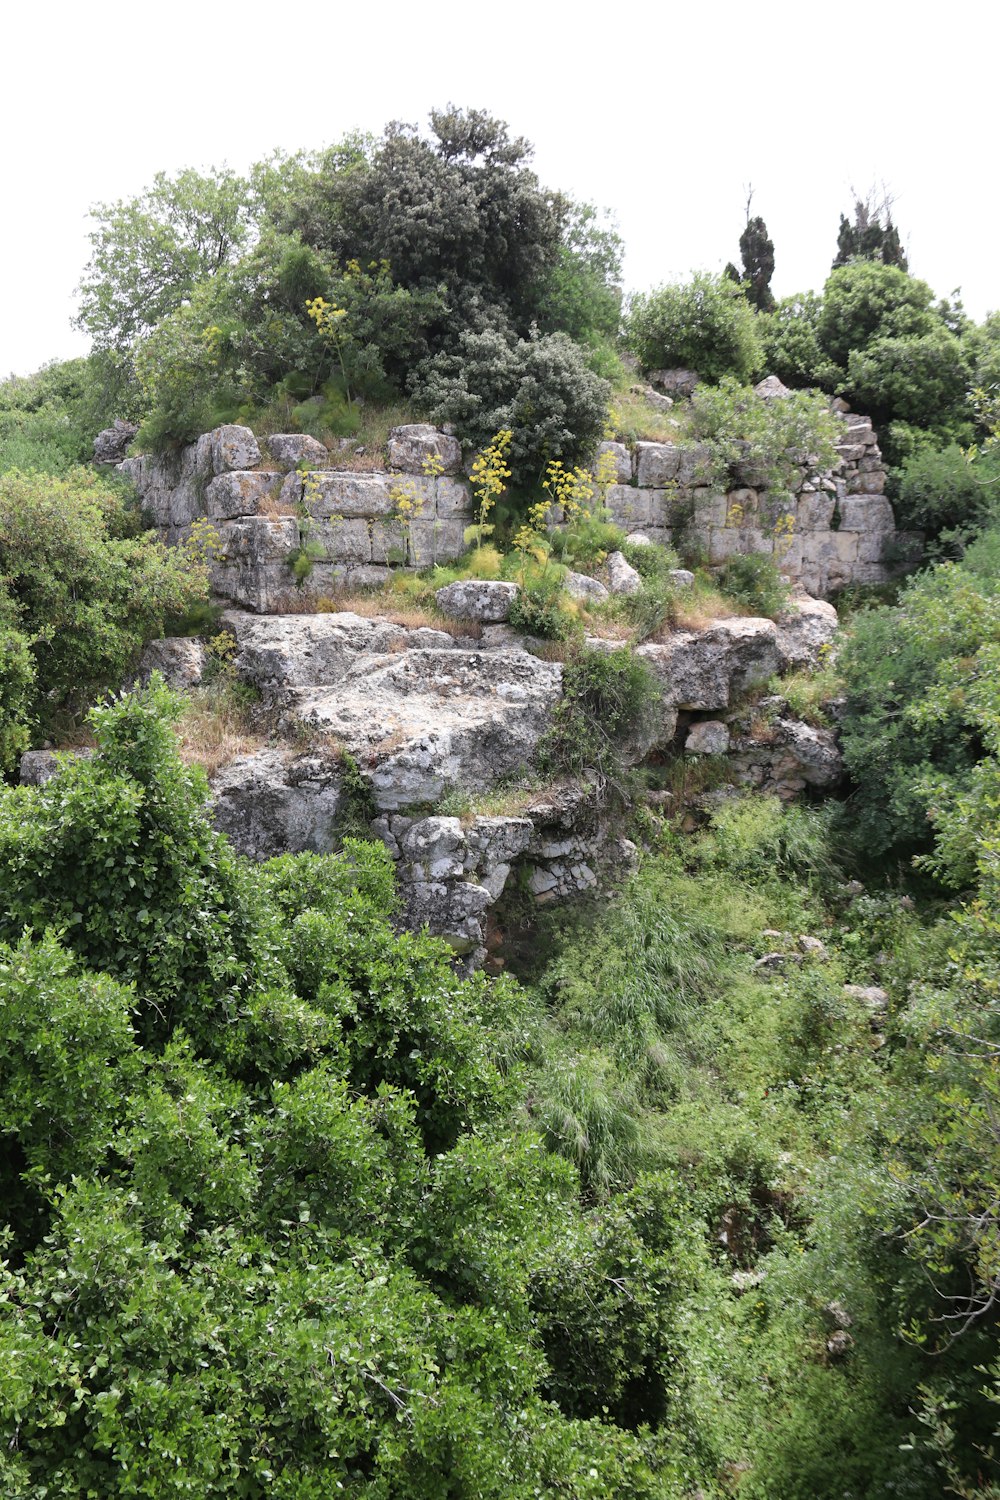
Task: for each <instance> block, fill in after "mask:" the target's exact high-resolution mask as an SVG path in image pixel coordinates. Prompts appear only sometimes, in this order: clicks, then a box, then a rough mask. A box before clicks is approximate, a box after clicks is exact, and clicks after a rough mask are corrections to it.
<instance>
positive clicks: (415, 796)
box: [226, 612, 562, 811]
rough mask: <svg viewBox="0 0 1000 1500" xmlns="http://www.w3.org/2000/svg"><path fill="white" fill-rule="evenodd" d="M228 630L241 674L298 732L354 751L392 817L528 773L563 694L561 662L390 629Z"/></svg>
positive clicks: (369, 624)
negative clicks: (454, 793)
mask: <svg viewBox="0 0 1000 1500" xmlns="http://www.w3.org/2000/svg"><path fill="white" fill-rule="evenodd" d="M226 623H227V624H228V625H229V627H230V628H231V629H232V630H233V632H234V634H235V635H236V638H237V642H238V645H239V651H238V653H237V657H236V666H237V670H238V671H239V672H240V673H241V674H242V675H243V676H245V677H246V678H247V679H248V680H249V681H251V682H253V683H254V684H255V685H256V686H257V687H259V688H260V689H261V691H262V693H263V694H264V697H265V700H266V702H267V703H268V704H269V705H270V706H272V707H273V708H274V709H275V710H276V711H277V712H278V713H279V714H280V715H281V717H282V720H283V722H284V723H285V724H286V725H287V726H288V727H289V728H290V729H294V727H295V726H296V725H298V726H304V727H305V728H306V729H307V730H308V732H309V733H310V734H313V735H319V736H322V737H324V738H330V739H332V740H334V741H336V742H337V743H338V744H340V745H342V746H343V747H344V748H346V749H347V750H348V751H349V752H350V754H351V755H352V756H353V757H354V758H355V760H356V761H357V762H358V765H359V767H360V768H361V771H362V774H363V775H364V776H365V777H366V779H367V780H368V782H369V784H370V786H371V788H372V791H373V794H374V796H375V800H376V803H377V805H378V806H379V807H380V808H381V809H383V810H385V811H398V810H399V809H401V808H405V807H409V806H411V805H413V804H416V803H434V802H436V801H438V800H439V798H440V797H442V796H443V795H444V793H445V792H446V791H448V790H449V789H452V788H456V787H461V788H465V789H468V790H481V789H482V788H484V787H488V786H491V785H493V783H494V782H496V781H498V780H500V779H502V778H503V777H505V776H510V775H512V774H515V773H518V772H520V771H523V769H524V767H525V766H526V765H527V764H528V763H529V762H530V761H531V760H532V757H533V755H534V751H535V747H536V745H537V743H538V741H539V739H540V738H541V736H542V735H543V734H544V732H545V730H546V729H547V728H548V725H549V721H550V714H551V710H552V707H553V705H554V704H555V702H556V700H557V699H558V697H559V694H560V691H561V684H562V667H561V665H560V664H559V663H558V662H545V661H539V660H538V659H537V658H536V657H534V656H530V655H529V654H528V653H527V652H526V651H523V650H520V649H517V648H506V649H504V648H501V649H499V650H490V651H483V650H473V649H470V648H468V647H463V646H460V645H458V644H457V643H456V641H455V640H454V639H453V638H452V637H451V636H449V635H445V634H444V633H443V632H440V631H433V630H426V629H425V630H416V631H407V630H405V629H403V628H402V627H400V626H396V625H393V624H391V622H390V621H388V620H380V619H375V620H369V619H365V618H363V617H362V616H359V615H354V614H349V613H346V612H345V613H341V614H329V615H290V616H289V615H286V616H281V615H276V616H267V617H258V618H254V617H249V616H242V617H240V616H237V615H235V614H234V615H232V616H226Z"/></svg>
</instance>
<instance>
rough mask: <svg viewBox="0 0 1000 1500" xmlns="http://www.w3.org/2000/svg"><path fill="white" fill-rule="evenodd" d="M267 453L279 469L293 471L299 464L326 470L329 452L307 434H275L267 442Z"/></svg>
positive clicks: (316, 439)
mask: <svg viewBox="0 0 1000 1500" xmlns="http://www.w3.org/2000/svg"><path fill="white" fill-rule="evenodd" d="M267 447H268V451H269V453H270V455H271V457H272V459H273V460H274V462H275V464H276V465H277V466H278V468H279V469H286V470H289V469H294V468H297V467H298V465H299V464H308V465H309V466H310V467H312V468H326V466H327V464H328V463H329V462H330V451H329V449H328V448H326V447H325V446H324V445H323V444H322V443H321V442H320V441H319V439H318V438H314V437H310V436H309V434H308V433H307V432H276V433H273V434H272V435H271V437H269V438H268V440H267Z"/></svg>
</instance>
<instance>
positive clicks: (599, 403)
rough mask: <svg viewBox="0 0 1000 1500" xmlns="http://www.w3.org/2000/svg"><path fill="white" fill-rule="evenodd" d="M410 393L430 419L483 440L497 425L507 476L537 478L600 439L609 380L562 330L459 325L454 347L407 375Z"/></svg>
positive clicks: (478, 443)
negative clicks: (518, 332) (521, 334)
mask: <svg viewBox="0 0 1000 1500" xmlns="http://www.w3.org/2000/svg"><path fill="white" fill-rule="evenodd" d="M411 389H412V390H413V393H414V396H415V398H416V399H417V401H418V402H419V404H420V405H421V407H423V408H424V409H425V410H426V411H427V412H428V413H429V415H430V417H431V419H432V420H433V421H436V422H455V423H456V424H457V425H458V427H459V429H460V431H461V433H462V435H463V437H464V438H465V440H466V441H467V442H468V443H469V444H470V446H472V447H474V448H484V447H485V446H486V445H487V444H488V443H489V442H490V440H491V438H492V437H493V434H494V433H496V432H499V431H500V430H501V429H502V428H509V429H510V430H511V431H512V432H513V434H514V436H513V439H512V441H511V446H510V451H509V461H510V466H511V472H512V475H513V478H514V483H515V484H519V485H531V484H534V483H537V482H538V480H539V479H540V478H541V476H542V474H543V473H544V471H545V468H546V466H547V465H548V464H550V463H553V462H554V461H555V460H557V459H558V460H561V461H562V462H563V463H568V464H573V463H577V462H579V461H581V460H582V459H585V458H586V457H587V456H588V455H590V454H591V453H592V452H593V450H594V446H595V444H596V443H598V442H599V441H600V438H601V435H602V433H603V430H604V424H605V420H606V417H607V409H608V398H609V395H610V387H609V386H608V383H607V381H605V380H602V379H601V378H600V377H599V376H597V375H594V374H593V373H592V372H591V371H590V370H589V369H588V368H587V365H586V362H585V358H584V355H583V352H582V351H581V349H580V348H579V346H578V345H576V344H574V343H573V342H572V340H571V339H569V338H567V337H566V335H565V334H561V333H553V334H542V335H537V336H535V337H532V338H528V339H519V340H516V341H511V340H509V339H507V338H506V337H504V335H503V334H501V333H499V332H497V331H494V332H484V333H465V334H463V335H462V336H461V338H460V340H459V345H458V349H457V350H456V352H454V353H451V354H448V353H443V354H439V355H437V356H436V357H435V358H433V359H430V360H427V361H426V362H425V363H424V364H423V365H422V366H421V367H420V369H419V370H418V371H416V373H415V375H414V377H413V379H412V380H411Z"/></svg>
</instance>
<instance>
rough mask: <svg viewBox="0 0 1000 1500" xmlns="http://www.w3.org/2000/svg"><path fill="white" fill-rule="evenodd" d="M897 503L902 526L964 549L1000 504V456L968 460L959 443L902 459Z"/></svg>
mask: <svg viewBox="0 0 1000 1500" xmlns="http://www.w3.org/2000/svg"><path fill="white" fill-rule="evenodd" d="M895 508H896V520H897V523H898V524H899V525H900V526H903V527H914V528H917V529H919V530H921V531H926V532H927V533H928V536H929V538H930V539H931V540H932V542H933V541H936V540H937V541H939V545H940V547H941V548H947V549H949V550H958V551H961V550H962V549H963V548H964V546H965V545H967V544H968V543H969V542H970V541H972V540H973V539H974V538H975V536H976V535H977V534H978V533H979V532H980V531H981V530H982V529H983V528H984V527H986V526H989V525H990V522H991V520H992V518H993V516H995V515H996V514H997V511H998V508H1000V455H997V456H993V455H991V454H987V455H986V456H985V457H984V458H982V459H980V460H977V461H976V462H975V463H970V462H969V460H968V459H967V458H966V456H965V454H964V453H963V451H962V449H961V448H959V447H958V445H957V444H955V443H951V444H950V445H949V446H948V447H947V448H925V449H921V450H919V451H917V452H916V453H913V454H912V455H911V456H910V457H908V458H906V459H905V460H904V462H903V467H902V472H901V474H900V476H899V481H898V485H897V490H896V506H895Z"/></svg>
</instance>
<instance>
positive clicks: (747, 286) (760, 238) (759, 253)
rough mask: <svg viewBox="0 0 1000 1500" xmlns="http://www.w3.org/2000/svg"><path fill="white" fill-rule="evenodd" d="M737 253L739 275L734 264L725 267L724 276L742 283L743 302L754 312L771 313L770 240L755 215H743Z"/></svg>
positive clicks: (764, 227) (772, 298)
mask: <svg viewBox="0 0 1000 1500" xmlns="http://www.w3.org/2000/svg"><path fill="white" fill-rule="evenodd" d="M740 256H741V258H742V261H743V270H742V274H741V273H740V272H738V271H737V270H736V268H735V266H732V265H729V266H727V267H726V275H727V276H728V277H729V279H730V280H731V281H738V282H740V283H741V284H742V285H743V287H744V290H745V291H746V296H747V301H748V302H750V303H752V304H753V306H754V307H756V309H757V311H758V312H764V313H767V312H771V311H772V310H773V308H774V294H773V292H772V291H771V277H772V276H773V275H774V241H773V240H772V239H771V238H770V236H769V235H768V232H767V225H766V224H765V223H764V220H763V219H762V218H761V217H760V215H759V214H758V215H757V216H756V217H755V218H753V219H751V218H749V217H748V218H747V222H746V227H745V228H744V230H743V233H742V234H741V235H740Z"/></svg>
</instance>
